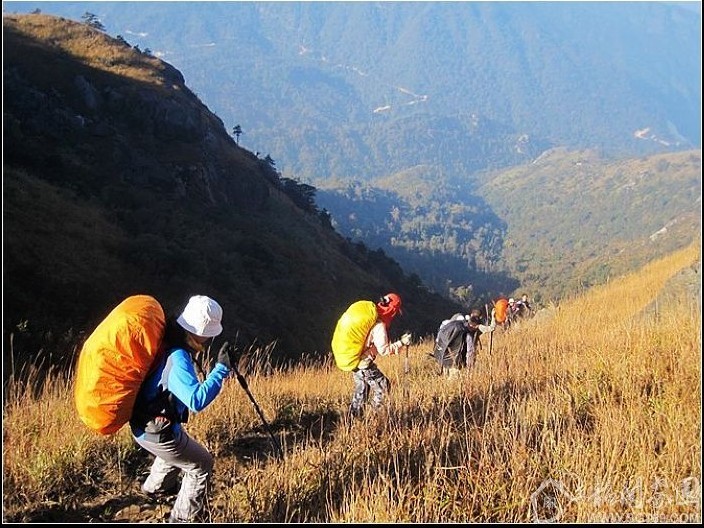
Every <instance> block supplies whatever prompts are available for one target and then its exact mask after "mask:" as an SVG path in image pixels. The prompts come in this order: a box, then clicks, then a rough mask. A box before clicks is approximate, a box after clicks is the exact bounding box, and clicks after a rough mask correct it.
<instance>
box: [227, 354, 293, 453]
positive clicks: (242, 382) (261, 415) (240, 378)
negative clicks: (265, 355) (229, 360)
mask: <svg viewBox="0 0 704 528" xmlns="http://www.w3.org/2000/svg"><path fill="white" fill-rule="evenodd" d="M232 370H233V371H234V372H235V376H237V381H238V382H239V384H240V386H241V387H242V388H243V389H244V391H245V392H246V393H247V396H249V399H250V401H251V402H252V405H254V409H255V410H256V411H257V414H258V415H259V418H261V420H262V422H263V423H264V427H265V428H266V430H267V432H268V433H269V436H270V437H271V441H272V442H273V443H274V447H275V448H276V453H277V454H278V455H279V457H280V458H283V456H284V452H283V449H281V444H279V440H278V439H277V438H276V437H275V436H274V433H273V432H272V431H271V426H270V425H269V422H267V421H266V418H265V417H264V413H263V412H262V410H261V409H260V408H259V405H257V401H256V400H255V399H254V396H252V393H251V392H250V391H249V387H248V386H247V380H246V379H244V376H243V375H242V374H240V371H239V370H237V367H236V366H235V365H234V364H233V365H232Z"/></svg>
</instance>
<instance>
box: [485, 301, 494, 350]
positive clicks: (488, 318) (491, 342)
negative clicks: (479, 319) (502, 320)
mask: <svg viewBox="0 0 704 528" xmlns="http://www.w3.org/2000/svg"><path fill="white" fill-rule="evenodd" d="M484 309H485V310H486V319H487V321H489V323H491V319H490V316H489V305H488V304H485V305H484ZM493 341H494V332H493V331H491V332H489V357H491V345H492V344H493Z"/></svg>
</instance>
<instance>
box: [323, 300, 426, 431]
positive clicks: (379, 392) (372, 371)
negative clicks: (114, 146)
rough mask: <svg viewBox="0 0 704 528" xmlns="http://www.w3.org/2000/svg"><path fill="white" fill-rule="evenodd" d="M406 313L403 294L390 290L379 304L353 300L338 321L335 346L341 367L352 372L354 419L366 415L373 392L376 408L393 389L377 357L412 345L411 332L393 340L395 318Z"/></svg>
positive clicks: (338, 364)
mask: <svg viewBox="0 0 704 528" xmlns="http://www.w3.org/2000/svg"><path fill="white" fill-rule="evenodd" d="M402 313H403V312H402V309H401V297H399V296H398V295H397V294H395V293H388V294H386V295H384V296H383V297H382V298H381V299H379V301H378V302H377V303H373V302H371V301H357V302H355V303H353V304H352V305H350V307H349V308H348V309H347V311H345V313H344V314H343V315H342V316H341V317H340V319H339V320H338V323H337V326H336V327H335V333H334V335H333V341H332V349H333V354H335V362H336V364H337V366H338V367H339V368H340V369H341V370H343V371H347V372H351V373H352V381H354V392H353V394H352V401H351V403H350V407H349V414H350V416H351V417H353V418H359V417H361V416H362V414H363V411H364V405H365V403H366V401H367V400H368V399H369V397H370V393H371V403H372V406H373V408H374V409H379V408H380V407H381V406H382V404H383V403H384V401H385V400H386V397H387V395H388V394H389V392H390V390H391V382H390V381H389V378H387V377H386V376H385V375H384V373H383V372H382V371H381V370H380V369H379V367H378V366H377V365H376V363H375V362H374V360H375V359H376V357H377V356H388V355H394V354H398V353H399V351H400V350H401V348H402V347H403V346H409V345H410V344H411V338H412V336H411V334H410V333H405V334H403V335H402V336H401V339H399V340H398V341H394V342H389V327H390V326H391V321H392V320H393V319H394V318H395V317H396V316H397V315H399V314H402Z"/></svg>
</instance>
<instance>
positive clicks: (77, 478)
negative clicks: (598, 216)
mask: <svg viewBox="0 0 704 528" xmlns="http://www.w3.org/2000/svg"><path fill="white" fill-rule="evenodd" d="M699 251H700V250H699V247H698V246H693V247H690V248H688V249H687V250H683V251H680V252H678V253H675V254H673V255H671V256H670V257H668V258H665V259H662V260H660V261H657V262H654V263H652V264H650V265H648V266H647V267H645V268H644V269H643V270H642V271H640V272H639V273H636V274H633V275H629V276H627V277H624V278H622V279H619V280H615V281H611V283H609V284H607V285H604V286H601V287H598V288H594V289H592V290H589V291H586V292H585V293H584V295H582V296H580V297H578V298H575V299H572V300H569V301H566V302H564V303H563V304H562V305H560V306H559V307H554V308H553V309H551V310H549V311H547V312H546V313H543V314H541V316H540V317H535V318H533V319H531V320H529V321H525V322H523V323H522V324H521V325H520V326H518V327H516V328H514V329H512V330H511V331H510V332H498V331H497V332H496V333H495V335H494V336H493V338H492V339H491V353H489V352H490V351H489V338H488V336H484V337H483V338H482V339H483V349H482V351H481V352H480V356H479V358H478V362H477V364H476V366H475V368H474V370H473V371H471V372H470V373H468V374H466V375H465V376H464V378H462V379H460V380H458V381H456V382H448V381H445V380H443V379H442V378H440V377H439V376H438V375H437V372H436V365H435V363H434V362H433V361H432V359H430V358H429V357H428V353H429V352H430V351H431V349H432V343H431V342H429V341H426V342H422V343H419V344H417V345H414V346H412V347H411V354H410V358H409V366H410V368H409V372H408V373H404V357H403V356H400V357H391V358H382V359H381V360H380V367H381V369H382V370H383V371H384V372H385V373H386V374H387V375H388V376H389V378H390V379H391V380H392V382H394V390H393V398H392V400H391V401H390V403H389V406H388V409H387V410H386V411H384V412H380V413H378V414H371V413H370V414H368V415H367V417H366V418H365V419H364V420H362V421H358V422H354V423H349V422H348V421H347V419H346V418H345V413H346V409H347V405H348V401H349V398H350V396H351V390H352V383H351V380H350V377H349V375H348V374H345V373H342V372H340V371H338V370H336V369H335V368H334V367H325V368H323V367H319V366H300V367H297V368H294V369H291V370H289V371H285V372H275V373H273V374H271V375H268V376H265V375H263V374H261V373H258V372H254V373H252V374H250V375H248V376H247V380H248V386H249V389H250V391H251V393H252V394H253V395H254V397H255V399H256V401H257V403H258V405H259V407H260V408H261V409H262V411H263V412H264V414H265V416H266V417H267V419H268V422H269V423H270V424H271V427H272V429H273V430H274V432H275V434H276V436H277V438H278V439H279V441H280V442H281V444H282V446H283V449H284V451H285V456H284V458H283V459H278V458H277V457H276V456H274V451H273V450H272V444H271V443H270V441H269V438H268V436H267V434H266V430H265V429H264V428H263V426H262V421H261V420H260V418H259V416H258V415H257V413H256V412H255V409H254V406H253V405H252V403H251V402H250V401H249V399H248V398H247V395H246V394H245V393H244V391H243V390H242V388H241V387H240V386H239V385H238V384H237V381H236V380H234V379H233V380H231V381H229V382H228V384H227V385H226V387H225V388H224V391H223V393H222V394H221V395H220V397H219V399H218V400H216V402H215V403H214V404H213V405H211V406H210V407H209V408H208V409H206V410H205V411H204V412H202V413H200V414H199V415H198V416H196V417H194V418H193V419H192V420H191V423H189V424H188V426H187V427H188V430H189V431H190V432H191V434H193V435H194V436H196V437H197V438H198V439H200V440H201V441H203V442H204V443H205V444H206V445H207V446H208V447H209V448H210V449H211V451H212V452H213V453H214V454H215V456H216V474H215V486H214V490H213V493H212V496H211V501H210V505H209V509H210V516H211V517H210V518H211V520H212V521H213V522H267V521H274V522H315V521H318V522H345V523H351V522H418V523H421V522H467V521H472V522H516V523H518V522H530V521H533V520H549V519H552V520H559V521H562V522H601V521H605V520H606V521H608V520H611V521H625V522H628V521H646V522H648V521H661V522H671V521H680V520H685V521H689V522H700V521H701V488H700V485H701V331H700V328H701V294H700V295H699V298H694V299H692V298H686V296H679V297H677V298H670V300H669V301H667V302H665V301H663V300H662V299H663V297H659V296H658V294H659V293H660V292H661V291H662V290H663V288H666V283H667V281H668V279H670V278H671V277H672V276H674V275H675V274H676V273H677V272H679V271H680V270H683V269H686V268H688V267H690V266H691V265H692V263H694V262H695V261H697V259H698V258H699ZM656 299H657V302H654V301H655V300H656ZM30 385H31V384H30ZM3 424H4V467H3V471H4V475H3V484H4V485H3V494H4V507H5V514H4V519H8V520H12V521H40V520H47V519H49V520H58V521H66V520H70V519H72V520H79V521H80V520H83V521H91V520H92V521H95V520H102V521H106V520H107V521H109V520H112V519H114V518H117V515H119V514H118V513H117V512H118V510H120V509H121V510H122V511H123V513H124V511H125V509H127V508H128V507H132V508H133V510H134V511H136V512H137V513H136V515H139V513H140V507H138V506H137V505H138V504H140V503H139V499H138V498H137V497H136V496H134V494H133V492H132V491H130V490H131V489H133V488H132V486H133V485H134V482H133V481H134V480H135V479H137V478H142V476H143V473H144V472H145V471H146V470H147V468H148V464H149V458H148V457H147V456H146V455H145V454H144V452H142V451H140V450H138V449H137V448H136V445H135V444H134V442H133V441H132V440H131V438H130V436H129V433H128V431H127V428H123V429H122V430H121V431H120V432H119V433H117V434H115V435H113V436H110V437H99V436H97V435H95V434H92V433H90V432H89V431H87V430H86V428H85V427H84V426H83V425H82V424H81V423H80V422H79V420H78V418H77V416H76V414H75V411H74V407H73V400H72V394H71V380H70V379H67V378H66V377H63V378H62V377H61V376H55V377H53V378H51V379H50V381H49V382H48V383H47V384H46V386H45V388H44V389H43V390H42V391H41V393H40V394H39V395H32V394H31V391H28V390H25V386H24V385H19V384H11V385H10V386H9V387H7V388H6V397H5V404H4V409H3ZM116 498H121V499H120V500H117V499H116ZM162 508H164V510H165V511H168V505H166V506H163V507H162ZM133 520H134V519H133Z"/></svg>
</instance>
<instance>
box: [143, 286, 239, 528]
mask: <svg viewBox="0 0 704 528" xmlns="http://www.w3.org/2000/svg"><path fill="white" fill-rule="evenodd" d="M221 321H222V308H221V307H220V305H219V304H218V303H217V302H216V301H215V300H213V299H211V298H210V297H207V296H204V295H195V296H193V297H191V298H190V299H189V301H188V303H187V304H186V307H185V308H184V310H183V312H182V313H181V314H180V315H179V316H178V318H174V317H169V318H167V319H166V327H165V330H164V338H163V341H162V346H163V347H164V350H165V354H164V356H163V358H162V360H161V362H160V363H159V364H157V365H156V367H155V370H154V372H153V373H151V374H150V375H149V376H148V377H147V378H146V379H145V380H144V383H143V384H142V386H141V388H140V391H139V394H138V396H137V400H136V403H135V406H134V411H133V413H132V418H131V419H130V427H131V429H132V435H133V436H134V439H135V440H136V442H137V443H138V444H139V445H140V446H141V447H142V448H144V449H146V450H147V451H148V452H149V453H151V454H152V455H154V456H155V457H156V458H155V459H154V462H153V464H152V466H151V470H150V473H149V476H148V477H147V479H146V480H145V481H144V483H143V484H142V486H141V490H142V492H144V493H145V494H147V495H148V496H152V497H155V496H157V495H160V494H168V493H169V492H171V491H174V490H175V489H177V488H178V478H179V476H180V475H181V474H182V479H181V485H180V488H178V490H179V491H178V494H177V496H176V500H175V502H174V504H173V508H172V510H171V513H170V516H169V522H194V521H195V520H196V519H197V517H198V515H199V514H201V512H202V510H203V504H204V501H205V497H206V494H207V493H208V491H209V481H210V476H211V473H212V470H213V465H214V460H213V456H212V455H211V454H210V452H209V451H208V450H207V449H206V448H205V447H203V446H202V445H201V444H199V443H198V442H197V441H196V440H195V439H193V438H192V437H191V436H189V435H188V434H187V433H186V430H185V429H184V428H183V425H182V424H184V423H186V422H187V421H188V414H189V412H199V411H202V410H203V409H204V408H205V407H207V406H208V405H209V404H210V403H212V401H213V400H214V399H215V398H216V396H217V395H218V394H219V393H220V390H221V388H222V386H223V382H224V380H225V379H226V378H227V377H228V376H229V375H230V373H231V368H232V365H231V360H230V355H229V353H228V351H229V345H228V343H225V344H223V346H222V347H221V348H220V351H219V353H218V356H217V363H216V364H215V366H214V367H213V369H212V370H211V371H210V373H209V374H208V375H207V376H206V377H205V379H204V380H203V381H202V382H201V381H200V380H199V378H198V375H197V374H196V370H195V365H198V368H199V370H200V371H201V373H202V368H201V366H200V363H198V361H197V359H196V357H195V356H196V355H197V354H199V353H201V352H203V351H204V350H205V349H206V346H205V345H206V342H207V341H208V340H209V339H211V338H214V337H215V336H217V335H219V334H220V333H221V332H222V324H221Z"/></svg>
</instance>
